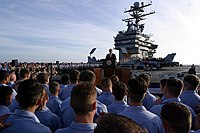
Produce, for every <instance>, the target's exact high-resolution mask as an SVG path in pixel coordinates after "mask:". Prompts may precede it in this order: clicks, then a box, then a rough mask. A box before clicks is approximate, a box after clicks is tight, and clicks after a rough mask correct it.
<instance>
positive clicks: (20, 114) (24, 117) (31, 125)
mask: <svg viewBox="0 0 200 133" xmlns="http://www.w3.org/2000/svg"><path fill="white" fill-rule="evenodd" d="M6 122H12V123H13V125H12V126H10V127H7V128H5V129H3V130H1V133H17V132H19V133H51V130H50V129H49V128H48V127H46V126H44V125H43V124H41V123H40V121H39V120H38V118H37V117H36V116H35V114H34V113H32V112H30V111H25V110H18V109H16V110H15V111H14V113H13V114H12V115H10V116H9V117H8V119H7V120H6Z"/></svg>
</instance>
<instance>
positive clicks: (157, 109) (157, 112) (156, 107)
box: [150, 98, 196, 126]
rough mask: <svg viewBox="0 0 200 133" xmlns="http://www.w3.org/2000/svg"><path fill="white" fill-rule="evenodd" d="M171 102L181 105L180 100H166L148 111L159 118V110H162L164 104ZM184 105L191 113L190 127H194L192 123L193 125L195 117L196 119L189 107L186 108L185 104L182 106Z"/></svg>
mask: <svg viewBox="0 0 200 133" xmlns="http://www.w3.org/2000/svg"><path fill="white" fill-rule="evenodd" d="M171 102H176V103H180V104H183V103H182V102H181V99H180V98H166V99H165V100H163V101H162V103H161V104H158V105H154V106H153V107H152V108H151V109H150V111H151V112H152V113H154V114H156V115H158V116H160V117H161V110H162V107H163V105H164V104H166V103H171ZM183 105H185V106H186V107H187V108H188V109H189V110H190V112H191V114H192V125H193V126H194V123H195V117H196V114H195V113H194V111H193V109H192V108H191V107H190V106H187V105H186V104H183Z"/></svg>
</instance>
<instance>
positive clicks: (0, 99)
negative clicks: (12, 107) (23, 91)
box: [0, 86, 13, 106]
mask: <svg viewBox="0 0 200 133" xmlns="http://www.w3.org/2000/svg"><path fill="white" fill-rule="evenodd" d="M12 92H13V90H12V88H11V87H9V86H0V105H4V106H8V104H10V103H8V100H7V97H8V96H11V95H12Z"/></svg>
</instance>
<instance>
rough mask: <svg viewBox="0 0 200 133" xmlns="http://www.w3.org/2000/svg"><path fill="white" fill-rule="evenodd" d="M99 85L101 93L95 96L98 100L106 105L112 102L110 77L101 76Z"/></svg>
mask: <svg viewBox="0 0 200 133" xmlns="http://www.w3.org/2000/svg"><path fill="white" fill-rule="evenodd" d="M101 86H102V90H103V93H102V94H101V95H100V96H99V97H98V98H97V99H98V100H99V101H100V102H102V103H103V104H105V105H106V106H108V105H110V104H112V102H113V101H114V96H113V94H112V82H111V79H110V78H103V79H102V80H101Z"/></svg>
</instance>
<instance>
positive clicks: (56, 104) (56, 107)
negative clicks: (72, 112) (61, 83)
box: [47, 96, 62, 116]
mask: <svg viewBox="0 0 200 133" xmlns="http://www.w3.org/2000/svg"><path fill="white" fill-rule="evenodd" d="M61 103H62V101H61V100H60V99H59V97H58V96H50V97H49V100H48V102H47V107H48V108H49V110H50V111H51V112H52V113H54V114H56V115H57V116H59V112H60V108H61Z"/></svg>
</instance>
